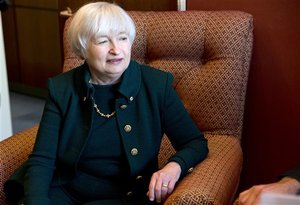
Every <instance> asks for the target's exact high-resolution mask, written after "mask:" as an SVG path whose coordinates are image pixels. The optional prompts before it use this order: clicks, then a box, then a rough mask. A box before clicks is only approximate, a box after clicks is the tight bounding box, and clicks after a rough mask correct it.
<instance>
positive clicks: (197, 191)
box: [164, 134, 243, 205]
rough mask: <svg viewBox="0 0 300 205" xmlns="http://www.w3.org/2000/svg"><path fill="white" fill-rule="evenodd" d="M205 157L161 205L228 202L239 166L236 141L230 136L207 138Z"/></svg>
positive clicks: (222, 203)
mask: <svg viewBox="0 0 300 205" xmlns="http://www.w3.org/2000/svg"><path fill="white" fill-rule="evenodd" d="M205 137H206V138H207V139H208V146H209V155H208V157H207V158H206V159H205V160H204V161H203V162H202V163H200V164H198V165H197V166H196V167H195V168H194V170H193V172H192V173H190V174H188V175H187V176H186V177H185V178H183V179H182V181H180V182H179V183H178V185H177V187H176V188H175V190H174V192H173V193H172V194H171V195H170V196H169V197H168V199H167V200H166V202H165V203H164V204H165V205H170V204H211V205H227V204H230V203H232V201H233V200H234V199H233V197H234V195H235V192H236V190H237V187H238V184H239V178H240V172H241V167H242V159H243V158H242V149H241V145H240V141H239V140H238V139H237V138H236V137H233V136H228V135H227V136H222V135H209V134H207V135H206V136H205Z"/></svg>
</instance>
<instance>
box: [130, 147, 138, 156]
mask: <svg viewBox="0 0 300 205" xmlns="http://www.w3.org/2000/svg"><path fill="white" fill-rule="evenodd" d="M138 152H139V151H138V149H137V148H133V149H131V151H130V153H131V155H132V156H136V155H137V154H138Z"/></svg>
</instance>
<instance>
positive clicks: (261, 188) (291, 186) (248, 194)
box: [239, 177, 300, 205]
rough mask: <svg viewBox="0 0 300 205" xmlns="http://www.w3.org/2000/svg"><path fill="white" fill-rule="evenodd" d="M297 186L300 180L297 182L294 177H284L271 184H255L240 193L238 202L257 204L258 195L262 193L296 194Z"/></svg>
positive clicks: (243, 204) (258, 201) (242, 204)
mask: <svg viewBox="0 0 300 205" xmlns="http://www.w3.org/2000/svg"><path fill="white" fill-rule="evenodd" d="M299 188H300V182H298V181H297V180H296V179H293V178H289V177H284V178H282V179H281V180H280V181H278V182H275V183H271V184H263V185H256V186H253V187H251V188H250V189H248V190H246V191H244V192H242V193H240V195H239V204H240V205H259V204H260V196H261V194H262V193H265V192H273V193H281V194H296V192H297V190H298V189H299Z"/></svg>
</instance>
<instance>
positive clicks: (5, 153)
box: [0, 125, 38, 205]
mask: <svg viewBox="0 0 300 205" xmlns="http://www.w3.org/2000/svg"><path fill="white" fill-rule="evenodd" d="M37 129H38V125H36V126H34V127H32V128H29V129H27V130H24V131H22V132H19V133H17V134H15V135H13V136H11V137H9V138H7V139H5V140H3V141H1V142H0V204H3V205H5V204H7V202H6V200H5V196H4V193H3V184H4V182H5V181H6V180H7V179H8V178H9V176H10V175H11V174H12V173H13V172H14V170H15V169H16V168H18V167H19V166H20V165H21V164H22V163H23V162H24V161H25V160H26V159H27V158H28V155H29V154H30V152H31V151H32V147H33V144H34V141H35V138H36V133H37Z"/></svg>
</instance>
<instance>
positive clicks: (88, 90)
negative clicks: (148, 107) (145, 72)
mask: <svg viewBox="0 0 300 205" xmlns="http://www.w3.org/2000/svg"><path fill="white" fill-rule="evenodd" d="M80 68H81V69H80V72H79V75H78V77H79V78H81V80H79V81H77V80H76V81H77V82H81V83H80V86H79V87H78V89H79V90H82V89H83V90H82V92H80V93H79V94H80V95H81V97H82V98H83V100H84V101H85V100H86V99H91V98H92V97H93V96H94V92H95V89H94V87H93V85H92V84H90V83H89V80H90V78H91V73H90V70H89V66H88V64H87V63H86V62H84V64H83V65H81V66H80ZM121 78H122V79H121V84H120V87H119V89H118V91H119V93H120V94H121V95H123V96H124V97H125V98H126V99H127V100H128V101H129V102H131V101H132V100H133V99H134V98H135V97H136V95H137V94H138V91H139V89H140V86H141V70H140V65H139V64H138V63H137V62H136V61H133V60H131V61H130V63H129V66H128V68H127V69H126V70H125V71H124V73H123V75H122V77H121Z"/></svg>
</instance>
